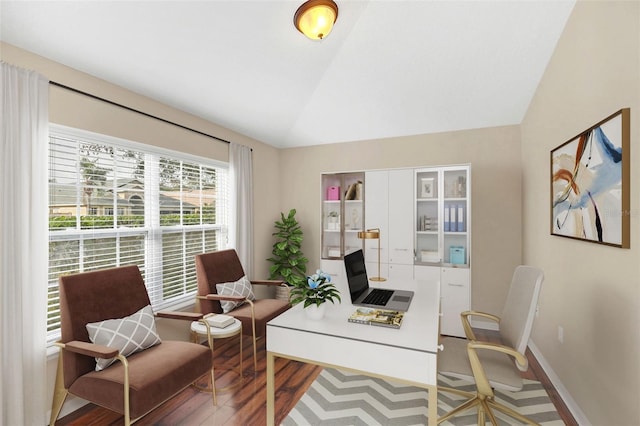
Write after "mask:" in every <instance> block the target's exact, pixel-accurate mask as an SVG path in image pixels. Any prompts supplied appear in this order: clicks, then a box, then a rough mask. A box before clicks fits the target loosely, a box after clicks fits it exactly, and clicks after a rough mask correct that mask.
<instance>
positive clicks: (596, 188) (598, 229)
mask: <svg viewBox="0 0 640 426" xmlns="http://www.w3.org/2000/svg"><path fill="white" fill-rule="evenodd" d="M629 119H630V109H629V108H624V109H621V110H619V111H618V112H616V113H614V114H612V115H610V116H609V117H607V118H605V119H604V120H602V121H600V122H599V123H597V124H596V125H594V126H592V127H590V128H589V129H587V130H585V131H584V132H582V133H580V134H578V135H577V136H576V137H574V138H572V139H570V140H568V141H567V142H565V143H563V144H562V145H560V146H558V147H557V148H554V149H553V150H551V156H550V157H551V158H550V164H551V176H550V178H551V179H550V190H551V206H550V207H551V214H550V216H551V224H550V225H551V228H550V230H551V235H556V236H560V237H566V238H573V239H576V240H581V241H588V242H593V243H598V244H604V245H608V246H613V247H620V248H629V241H630V235H629V223H630V220H629V219H630V199H629V185H630V176H631V174H630V160H629V146H630V123H629Z"/></svg>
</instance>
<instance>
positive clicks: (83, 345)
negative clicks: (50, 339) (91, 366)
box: [56, 340, 120, 359]
mask: <svg viewBox="0 0 640 426" xmlns="http://www.w3.org/2000/svg"><path fill="white" fill-rule="evenodd" d="M56 345H57V346H59V347H60V348H61V349H63V350H65V351H69V352H73V353H76V354H80V355H86V356H90V357H93V358H105V359H108V358H113V357H115V356H117V355H118V354H119V353H120V351H119V350H117V349H115V348H111V347H109V346H103V345H96V344H94V343H89V342H81V341H79V340H72V341H70V342H67V343H60V342H58V343H56Z"/></svg>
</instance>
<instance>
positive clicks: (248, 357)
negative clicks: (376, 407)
mask: <svg viewBox="0 0 640 426" xmlns="http://www.w3.org/2000/svg"><path fill="white" fill-rule="evenodd" d="M476 332H477V337H478V338H479V339H482V340H490V341H499V337H498V335H497V333H495V332H492V331H486V330H476ZM217 342H218V341H216V350H215V353H214V357H215V367H216V384H217V386H218V387H224V386H227V385H230V384H233V383H234V381H236V382H237V380H238V376H237V374H235V373H232V372H230V371H228V370H226V369H225V366H231V365H234V364H233V363H235V362H237V357H238V344H237V340H235V338H233V339H227V341H221V344H218V343H217ZM243 345H244V347H245V351H244V354H243V355H244V361H243V362H244V371H245V372H244V377H243V379H242V386H237V387H234V388H232V389H231V390H229V391H226V392H224V393H220V392H218V394H217V397H218V398H217V399H218V405H217V406H214V405H213V402H212V398H211V394H210V393H205V392H201V391H199V390H197V389H195V388H194V387H189V388H187V389H185V390H184V391H182V392H181V393H180V394H178V395H177V396H175V397H174V398H172V399H171V400H169V401H167V402H166V403H164V404H163V405H162V406H160V407H159V408H157V409H155V410H154V411H152V412H151V413H149V414H147V415H146V416H145V417H143V418H142V419H140V420H139V421H138V422H137V423H136V425H211V426H213V425H215V426H236V425H237V426H241V425H242V426H246V425H264V424H266V402H265V401H266V396H265V393H266V352H265V340H264V339H261V340H260V341H259V342H258V371H257V372H256V373H255V374H254V371H253V359H252V354H253V351H251V350H250V348H251V339H250V338H248V337H245V338H244V340H243ZM527 357H528V358H529V367H530V368H529V370H528V371H527V372H526V373H524V374H523V377H525V378H529V379H532V380H538V381H540V382H541V383H543V385H544V387H545V389H546V390H547V392H548V393H549V396H550V397H551V400H552V401H553V403H554V405H555V406H556V409H557V410H558V413H559V414H560V416H561V417H562V419H563V421H564V422H565V424H567V425H577V423H576V421H575V420H574V419H573V417H572V416H571V413H570V412H569V410H568V409H567V407H566V406H565V404H564V402H563V401H562V399H561V398H560V396H559V395H558V393H557V392H556V390H555V389H554V388H553V386H552V385H551V383H550V381H549V379H548V377H547V376H546V374H545V373H544V371H543V370H542V368H541V367H540V364H539V363H538V362H537V360H536V359H535V358H534V357H533V355H532V354H531V353H530V351H527ZM275 369H276V376H275V377H276V383H275V388H276V398H275V399H276V407H275V409H276V410H275V411H276V424H279V423H280V422H281V421H282V420H283V419H284V418H285V417H286V416H287V414H288V413H289V411H290V410H291V409H292V408H293V407H294V406H295V405H296V403H297V401H298V400H299V399H300V397H301V396H302V395H303V394H304V392H305V391H306V390H307V388H308V387H309V386H310V385H311V383H312V382H313V381H314V380H315V378H316V376H317V375H318V374H319V373H320V371H321V368H320V367H316V366H313V365H308V364H303V363H300V362H296V361H288V360H284V359H280V358H277V359H276V363H275ZM202 384H203V385H204V384H206V382H205V381H203V383H202ZM122 424H124V420H123V417H122V416H120V415H118V414H116V413H114V412H112V411H109V410H107V409H104V408H101V407H97V406H95V405H92V404H89V405H86V406H84V407H82V408H81V409H79V410H77V411H75V412H73V413H71V414H69V415H67V416H65V417H63V418H61V419H59V420H58V421H57V423H56V425H60V426H67V425H69V426H102V425H113V426H116V425H122Z"/></svg>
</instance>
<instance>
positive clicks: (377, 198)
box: [364, 170, 389, 276]
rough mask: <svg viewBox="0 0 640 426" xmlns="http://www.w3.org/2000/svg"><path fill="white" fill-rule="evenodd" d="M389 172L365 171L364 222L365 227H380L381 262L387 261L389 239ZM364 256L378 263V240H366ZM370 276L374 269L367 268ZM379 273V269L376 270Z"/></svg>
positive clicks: (367, 259)
mask: <svg viewBox="0 0 640 426" xmlns="http://www.w3.org/2000/svg"><path fill="white" fill-rule="evenodd" d="M388 177H389V172H388V171H387V170H381V171H372V172H366V173H365V178H364V179H365V182H366V185H365V187H364V193H365V196H364V199H365V203H364V204H365V205H364V209H365V210H364V223H365V227H364V228H365V229H372V228H379V229H380V263H387V262H388V258H389V254H388V249H387V247H388V246H389V245H388V241H389V233H388V231H389V227H388V223H389V213H388V205H389V180H388ZM364 247H365V248H364V256H365V260H366V261H367V262H375V263H376V269H377V263H378V240H364ZM367 272H368V273H369V276H373V275H374V273H373V271H372V270H369V268H367ZM376 273H377V271H376Z"/></svg>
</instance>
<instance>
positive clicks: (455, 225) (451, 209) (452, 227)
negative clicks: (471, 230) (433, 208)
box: [449, 204, 458, 232]
mask: <svg viewBox="0 0 640 426" xmlns="http://www.w3.org/2000/svg"><path fill="white" fill-rule="evenodd" d="M457 210H458V209H457V208H456V205H455V204H453V205H451V206H449V222H450V223H451V224H450V225H449V231H451V232H456V231H457V230H458V220H457V219H456V213H457Z"/></svg>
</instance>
